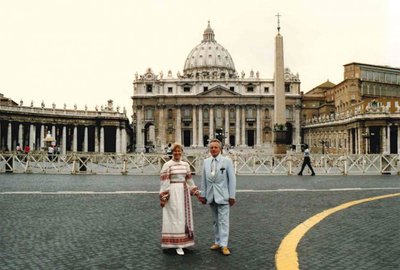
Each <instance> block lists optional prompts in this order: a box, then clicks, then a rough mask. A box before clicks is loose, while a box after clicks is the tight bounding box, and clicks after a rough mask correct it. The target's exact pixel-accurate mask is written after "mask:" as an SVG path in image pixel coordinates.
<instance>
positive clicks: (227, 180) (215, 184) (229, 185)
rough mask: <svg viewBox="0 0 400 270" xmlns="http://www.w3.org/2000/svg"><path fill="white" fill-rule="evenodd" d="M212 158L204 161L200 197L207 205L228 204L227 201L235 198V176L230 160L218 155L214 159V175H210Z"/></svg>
mask: <svg viewBox="0 0 400 270" xmlns="http://www.w3.org/2000/svg"><path fill="white" fill-rule="evenodd" d="M212 160H213V157H209V158H207V159H205V160H204V165H203V173H202V176H201V196H202V197H205V198H206V199H207V203H211V202H213V201H214V202H215V203H218V204H228V203H229V202H228V199H229V198H232V199H235V197H236V175H235V171H234V168H233V163H232V160H231V159H230V158H227V157H224V156H222V155H218V156H217V157H216V160H217V162H216V170H215V175H214V176H213V175H212V174H211V163H212Z"/></svg>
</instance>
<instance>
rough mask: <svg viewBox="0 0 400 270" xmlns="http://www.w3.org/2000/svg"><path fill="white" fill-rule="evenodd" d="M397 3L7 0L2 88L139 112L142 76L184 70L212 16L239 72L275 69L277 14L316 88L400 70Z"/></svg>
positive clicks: (290, 58)
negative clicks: (136, 89)
mask: <svg viewBox="0 0 400 270" xmlns="http://www.w3.org/2000/svg"><path fill="white" fill-rule="evenodd" d="M399 3H400V1H396V0H357V1H356V0H335V1H322V0H297V1H296V0H291V1H290V0H279V1H278V0H269V1H267V0H247V1H236V0H218V1H217V0H202V1H193V0H140V1H139V0H35V1H32V0H12V1H11V0H9V1H8V0H0V93H2V94H4V96H6V97H10V98H12V99H13V100H15V101H16V102H18V103H19V101H20V99H23V101H24V105H29V104H30V102H31V100H33V101H34V103H35V106H40V103H41V101H42V100H44V102H45V104H46V107H51V104H52V103H53V102H55V103H56V105H57V107H58V108H62V107H63V104H64V103H66V104H67V107H68V108H73V105H74V104H75V103H76V104H77V105H78V108H81V109H83V107H84V105H85V104H87V105H88V107H89V109H94V107H95V105H99V106H100V105H103V104H106V102H107V100H108V99H113V100H114V104H115V105H120V106H121V108H122V107H123V106H125V107H126V108H127V110H128V112H131V104H132V102H131V96H132V94H133V90H132V81H133V79H134V74H135V73H136V72H138V73H139V74H143V73H144V72H145V71H146V69H147V68H148V67H150V68H152V69H153V71H155V73H157V74H158V73H159V72H160V71H163V73H164V74H167V72H168V70H171V71H172V73H173V74H174V76H176V73H177V72H178V71H180V72H181V73H182V70H183V65H184V62H185V59H186V57H187V55H188V54H189V52H190V51H191V50H192V48H194V47H195V46H196V45H198V44H199V43H200V42H201V40H202V35H203V31H204V29H205V28H206V26H207V22H208V20H210V21H211V27H212V28H213V29H214V33H215V39H216V40H217V42H218V43H220V44H221V45H222V46H224V47H225V48H226V49H227V50H228V51H229V52H230V54H231V56H232V58H233V61H234V63H235V67H236V70H237V71H238V73H240V72H241V71H242V70H243V71H244V72H245V73H246V75H247V74H248V73H249V72H250V70H251V69H253V70H254V72H256V71H259V72H260V77H261V78H267V79H271V78H273V73H274V70H273V69H274V38H275V35H276V33H277V29H276V27H277V17H276V16H275V15H276V14H277V13H278V12H279V13H280V14H282V17H281V34H282V35H283V37H284V50H285V55H284V57H285V66H286V67H289V68H290V69H291V71H292V72H293V73H294V74H296V73H299V75H300V80H301V90H302V91H304V92H307V91H309V90H311V89H312V88H313V87H315V86H317V85H319V84H321V83H323V82H325V81H326V80H327V79H329V80H330V81H331V82H333V83H339V82H341V81H342V79H343V65H344V64H347V63H350V62H361V63H367V64H376V65H388V66H393V67H400V30H399V29H400V28H399V25H400V4H399Z"/></svg>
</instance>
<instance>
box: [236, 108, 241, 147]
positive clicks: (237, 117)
mask: <svg viewBox="0 0 400 270" xmlns="http://www.w3.org/2000/svg"><path fill="white" fill-rule="evenodd" d="M235 126H236V129H235V145H236V146H239V145H240V106H239V105H236V125H235Z"/></svg>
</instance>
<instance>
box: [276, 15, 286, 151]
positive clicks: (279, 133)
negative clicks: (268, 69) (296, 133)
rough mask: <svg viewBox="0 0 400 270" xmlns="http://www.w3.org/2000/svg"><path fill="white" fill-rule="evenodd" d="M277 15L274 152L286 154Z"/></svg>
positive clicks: (282, 72)
mask: <svg viewBox="0 0 400 270" xmlns="http://www.w3.org/2000/svg"><path fill="white" fill-rule="evenodd" d="M276 16H277V17H278V28H277V29H278V34H277V35H276V37H275V78H274V79H275V81H274V86H275V96H274V129H273V130H274V142H275V145H274V153H275V154H286V140H285V139H286V100H285V78H284V72H285V71H284V69H285V64H284V60H283V37H282V36H281V34H280V29H281V27H280V21H279V17H280V16H281V15H279V13H278V14H277V15H276Z"/></svg>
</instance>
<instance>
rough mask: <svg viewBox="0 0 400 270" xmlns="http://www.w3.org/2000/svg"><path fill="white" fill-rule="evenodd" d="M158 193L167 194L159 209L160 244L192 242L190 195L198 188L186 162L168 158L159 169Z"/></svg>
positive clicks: (174, 244) (186, 244) (167, 246)
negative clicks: (160, 217) (163, 203)
mask: <svg viewBox="0 0 400 270" xmlns="http://www.w3.org/2000/svg"><path fill="white" fill-rule="evenodd" d="M160 180H161V185H160V197H162V196H165V195H169V199H168V202H167V203H166V204H165V206H164V207H163V209H162V236H161V247H162V248H184V247H189V246H193V245H194V236H193V213H192V202H191V198H190V195H191V194H193V193H194V192H196V191H197V190H198V189H197V187H196V185H195V184H194V181H193V179H192V174H191V172H190V167H189V164H188V163H187V162H184V161H175V160H169V161H168V162H166V163H165V164H164V166H163V167H162V169H161V173H160Z"/></svg>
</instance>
